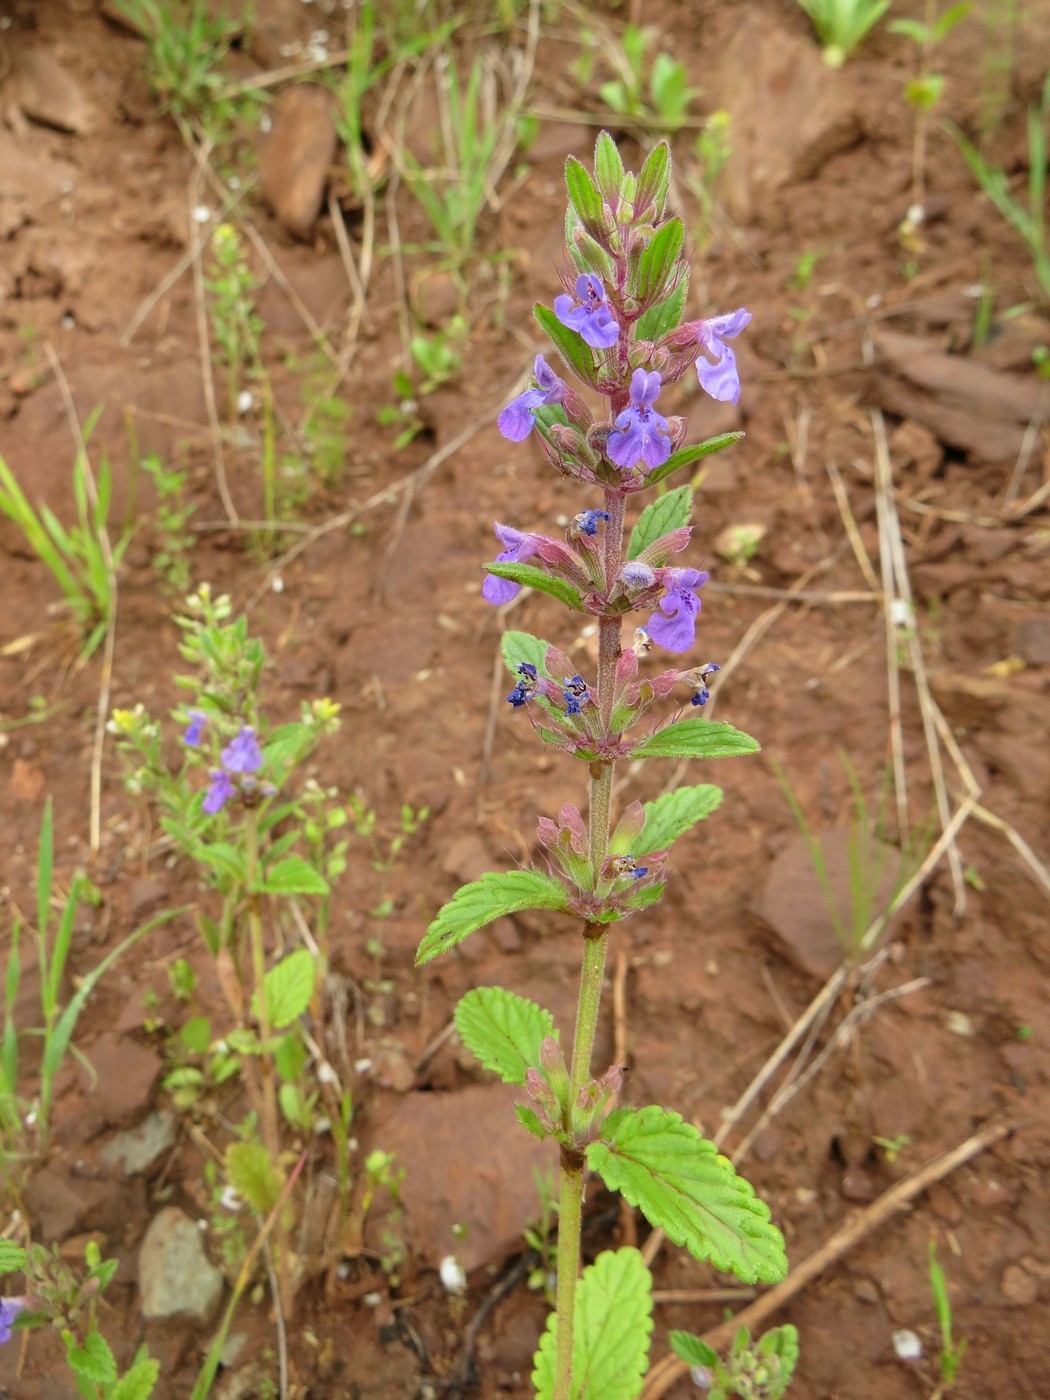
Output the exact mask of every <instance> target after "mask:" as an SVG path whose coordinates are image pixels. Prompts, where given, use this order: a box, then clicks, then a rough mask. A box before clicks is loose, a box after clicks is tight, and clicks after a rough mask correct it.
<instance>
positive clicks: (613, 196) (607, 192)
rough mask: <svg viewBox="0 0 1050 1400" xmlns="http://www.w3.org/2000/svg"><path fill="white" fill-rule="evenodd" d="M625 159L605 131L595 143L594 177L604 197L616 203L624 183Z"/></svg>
mask: <svg viewBox="0 0 1050 1400" xmlns="http://www.w3.org/2000/svg"><path fill="white" fill-rule="evenodd" d="M623 175H624V170H623V161H622V160H621V159H620V152H619V150H618V149H617V145H616V142H615V141H614V140H613V139H612V137H611V136H610V135H609V133H608V132H607V131H603V132H602V133H601V134H600V135H599V137H598V139H597V141H596V142H595V143H594V178H595V180H596V181H597V183H598V188H599V189H600V190H601V192H602V196H603V198H605V199H607V200H608V201H609V203H610V204H615V201H616V200H617V198H618V197H619V194H620V187H621V186H622V184H623Z"/></svg>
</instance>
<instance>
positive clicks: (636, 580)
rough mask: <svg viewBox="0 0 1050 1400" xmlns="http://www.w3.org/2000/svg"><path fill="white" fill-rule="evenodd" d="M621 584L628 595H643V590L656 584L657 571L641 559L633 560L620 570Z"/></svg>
mask: <svg viewBox="0 0 1050 1400" xmlns="http://www.w3.org/2000/svg"><path fill="white" fill-rule="evenodd" d="M620 582H621V583H622V584H623V586H624V588H626V589H627V591H628V593H641V591H642V589H643V588H652V586H653V584H654V583H655V582H656V570H655V569H654V568H652V567H651V566H650V565H649V564H643V563H642V561H641V560H640V559H632V560H631V562H630V563H629V564H625V565H624V566H623V568H622V569H621V570H620Z"/></svg>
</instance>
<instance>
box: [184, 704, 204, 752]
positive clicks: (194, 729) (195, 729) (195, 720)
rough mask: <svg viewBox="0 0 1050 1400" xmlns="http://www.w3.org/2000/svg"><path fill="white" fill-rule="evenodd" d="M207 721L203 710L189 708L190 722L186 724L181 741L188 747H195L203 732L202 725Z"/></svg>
mask: <svg viewBox="0 0 1050 1400" xmlns="http://www.w3.org/2000/svg"><path fill="white" fill-rule="evenodd" d="M207 723H208V716H207V715H206V714H205V713H204V711H203V710H191V711H190V722H189V724H188V725H187V726H186V733H185V734H184V735H183V736H182V742H183V743H184V744H186V745H188V747H189V748H191V749H195V748H197V747H198V745H199V744H200V741H201V735H202V734H203V733H204V726H205V725H206V724H207Z"/></svg>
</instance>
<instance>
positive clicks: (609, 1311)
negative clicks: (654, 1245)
mask: <svg viewBox="0 0 1050 1400" xmlns="http://www.w3.org/2000/svg"><path fill="white" fill-rule="evenodd" d="M652 1310H653V1299H652V1278H651V1276H650V1274H649V1270H648V1269H647V1268H646V1267H645V1261H644V1260H643V1259H642V1256H641V1254H640V1253H639V1252H638V1250H637V1249H618V1250H616V1251H615V1252H614V1251H613V1250H606V1251H605V1252H604V1253H603V1254H599V1255H598V1258H597V1259H596V1260H595V1261H594V1263H593V1264H592V1265H591V1266H590V1267H589V1268H586V1269H584V1271H583V1277H582V1278H581V1279H580V1282H579V1284H578V1285H577V1288H576V1307H575V1313H574V1327H573V1339H572V1386H571V1387H570V1391H569V1394H570V1397H571V1400H635V1397H636V1396H637V1395H640V1394H641V1390H642V1384H643V1381H644V1379H645V1370H646V1363H647V1362H648V1359H649V1334H650V1332H652V1330H653V1319H652ZM557 1338H558V1315H557V1313H551V1315H550V1317H549V1318H548V1319H547V1330H546V1332H544V1334H543V1337H542V1339H541V1341H540V1346H539V1350H538V1351H537V1353H536V1356H535V1369H534V1371H533V1373H532V1383H533V1385H534V1386H535V1387H536V1397H537V1400H552V1397H553V1395H554V1367H555V1353H556V1348H557Z"/></svg>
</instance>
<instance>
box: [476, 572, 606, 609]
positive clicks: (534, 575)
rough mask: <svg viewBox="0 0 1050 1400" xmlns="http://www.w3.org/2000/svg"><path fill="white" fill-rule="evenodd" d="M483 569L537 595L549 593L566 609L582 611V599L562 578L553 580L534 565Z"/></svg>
mask: <svg viewBox="0 0 1050 1400" xmlns="http://www.w3.org/2000/svg"><path fill="white" fill-rule="evenodd" d="M485 568H486V569H487V570H488V572H489V573H490V574H495V575H496V577H497V578H509V579H510V581H511V582H512V583H520V584H521V585H522V587H523V588H534V589H535V590H536V592H537V593H549V594H550V595H551V597H552V598H557V599H558V601H559V602H560V603H564V604H565V606H566V607H568V608H576V609H577V610H578V611H582V603H583V599H582V598H581V597H580V595H579V593H578V592H577V591H576V589H575V588H573V586H572V584H571V583H566V581H565V580H564V579H563V578H555V577H554V575H553V574H548V573H547V572H546V571H545V570H544V569H537V568H536V566H535V565H534V564H495V563H493V564H486V565H485Z"/></svg>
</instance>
